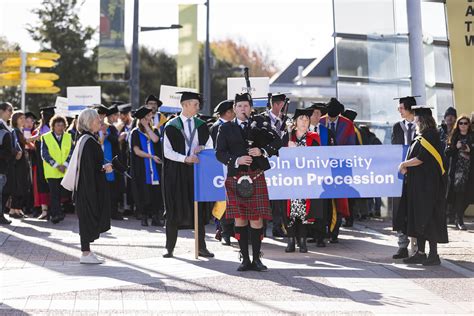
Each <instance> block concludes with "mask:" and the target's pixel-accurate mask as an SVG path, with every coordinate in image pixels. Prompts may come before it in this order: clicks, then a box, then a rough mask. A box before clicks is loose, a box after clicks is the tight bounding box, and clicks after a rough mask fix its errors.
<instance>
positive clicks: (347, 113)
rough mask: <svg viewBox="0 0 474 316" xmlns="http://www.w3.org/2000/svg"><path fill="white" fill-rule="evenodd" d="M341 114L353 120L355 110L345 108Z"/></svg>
mask: <svg viewBox="0 0 474 316" xmlns="http://www.w3.org/2000/svg"><path fill="white" fill-rule="evenodd" d="M342 116H344V117H345V118H348V119H349V120H351V121H352V122H354V120H355V118H356V117H357V112H356V111H354V110H353V109H346V110H345V111H344V113H342Z"/></svg>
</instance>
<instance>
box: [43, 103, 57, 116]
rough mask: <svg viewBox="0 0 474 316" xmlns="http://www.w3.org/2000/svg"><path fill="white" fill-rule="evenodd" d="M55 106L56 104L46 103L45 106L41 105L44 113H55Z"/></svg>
mask: <svg viewBox="0 0 474 316" xmlns="http://www.w3.org/2000/svg"><path fill="white" fill-rule="evenodd" d="M55 108H56V107H55V106H54V105H45V106H42V107H40V111H41V112H44V113H50V114H53V115H54V109H55Z"/></svg>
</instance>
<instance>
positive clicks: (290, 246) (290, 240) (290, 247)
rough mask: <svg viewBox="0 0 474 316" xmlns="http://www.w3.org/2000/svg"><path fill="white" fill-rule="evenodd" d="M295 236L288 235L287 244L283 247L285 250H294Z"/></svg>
mask: <svg viewBox="0 0 474 316" xmlns="http://www.w3.org/2000/svg"><path fill="white" fill-rule="evenodd" d="M295 248H296V247H295V237H288V244H287V246H286V248H285V252H295Z"/></svg>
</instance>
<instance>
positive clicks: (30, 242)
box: [0, 215, 474, 315]
mask: <svg viewBox="0 0 474 316" xmlns="http://www.w3.org/2000/svg"><path fill="white" fill-rule="evenodd" d="M388 226H389V224H388V221H382V220H377V221H376V220H371V221H366V222H357V224H356V225H355V227H353V228H350V229H343V230H342V232H341V236H340V243H339V244H329V245H328V247H326V248H316V247H315V246H314V244H309V250H310V251H309V252H308V253H306V254H300V253H298V252H296V253H293V254H287V253H285V252H284V247H285V243H284V240H283V239H272V238H266V239H265V240H264V244H263V251H264V258H263V262H264V263H265V264H266V265H267V266H268V267H269V269H270V270H269V271H268V272H264V273H258V272H242V273H241V272H237V271H236V268H237V266H238V248H237V245H236V241H235V240H233V247H226V246H221V245H220V243H218V242H217V241H215V240H213V227H211V225H208V228H207V229H208V231H207V233H208V234H207V236H208V238H207V239H208V248H209V249H210V250H211V251H213V252H214V253H215V254H216V257H215V258H214V259H210V260H207V259H200V260H195V259H194V256H193V246H194V242H193V239H192V237H193V233H192V231H181V232H180V238H179V240H178V243H177V248H176V251H175V255H176V257H175V258H173V259H163V258H162V257H161V254H162V252H163V245H164V242H165V237H164V233H163V232H164V230H163V229H162V228H158V229H157V228H155V227H146V228H143V227H141V226H140V223H139V221H136V220H128V221H123V222H117V221H113V228H112V229H111V230H110V231H109V232H108V233H106V234H104V235H103V236H102V238H100V239H99V240H98V241H97V242H95V243H94V244H93V245H92V249H93V250H95V251H96V252H97V253H99V254H100V255H102V256H103V257H105V258H106V259H107V263H106V264H104V265H96V266H87V265H80V264H79V263H78V258H79V255H80V251H79V244H78V241H79V236H78V227H77V220H76V218H75V217H74V215H68V217H67V218H66V220H65V221H64V222H62V223H61V224H58V225H53V224H51V223H47V222H44V221H38V220H34V219H25V220H22V221H19V220H14V223H13V224H12V225H11V226H9V227H4V226H3V227H0V302H1V304H0V315H122V314H123V315H171V314H172V315H175V314H176V315H178V314H202V315H221V314H225V315H232V314H249V313H251V314H252V315H260V314H262V315H275V314H315V315H376V314H430V315H435V314H460V315H461V314H464V315H473V314H474V295H473V290H474V279H473V277H474V264H473V262H474V242H473V241H474V240H473V236H474V234H473V232H474V224H473V223H472V220H470V221H468V227H469V228H470V231H467V232H459V231H456V230H454V229H450V238H451V241H452V242H451V243H450V244H449V245H442V246H441V247H440V253H441V254H442V257H443V263H442V265H441V266H438V267H428V268H425V267H422V266H407V265H405V264H403V263H401V262H400V261H397V262H394V261H393V260H392V259H391V256H392V254H393V253H394V252H395V251H396V239H395V236H394V235H393V233H392V232H391V231H390V229H389V227H388Z"/></svg>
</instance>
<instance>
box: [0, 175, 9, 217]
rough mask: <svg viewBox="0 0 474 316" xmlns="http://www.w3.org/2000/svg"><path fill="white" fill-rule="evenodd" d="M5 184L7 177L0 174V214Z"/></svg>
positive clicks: (0, 212)
mask: <svg viewBox="0 0 474 316" xmlns="http://www.w3.org/2000/svg"><path fill="white" fill-rule="evenodd" d="M5 184H7V176H6V175H5V174H0V214H3V200H2V196H3V188H4V187H5Z"/></svg>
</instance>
